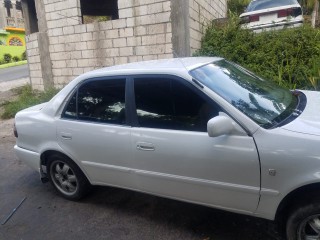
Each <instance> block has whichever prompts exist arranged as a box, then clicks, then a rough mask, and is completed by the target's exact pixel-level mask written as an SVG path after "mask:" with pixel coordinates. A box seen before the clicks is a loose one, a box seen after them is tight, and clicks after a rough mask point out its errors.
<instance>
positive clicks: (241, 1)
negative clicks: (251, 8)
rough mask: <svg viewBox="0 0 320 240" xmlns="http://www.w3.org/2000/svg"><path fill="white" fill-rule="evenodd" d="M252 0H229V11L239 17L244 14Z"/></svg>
mask: <svg viewBox="0 0 320 240" xmlns="http://www.w3.org/2000/svg"><path fill="white" fill-rule="evenodd" d="M250 2H251V0H229V1H228V9H229V11H230V12H231V13H234V14H236V15H237V16H239V15H240V14H241V13H243V12H244V10H245V8H246V7H247V6H248V4H249V3H250Z"/></svg>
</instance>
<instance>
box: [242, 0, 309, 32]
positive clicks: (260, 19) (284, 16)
mask: <svg viewBox="0 0 320 240" xmlns="http://www.w3.org/2000/svg"><path fill="white" fill-rule="evenodd" d="M240 19H241V24H242V26H243V28H248V29H252V30H253V31H255V32H261V31H268V30H271V29H274V30H275V29H283V28H292V27H300V26H302V24H303V16H302V9H301V6H300V4H299V3H298V1H297V0H253V1H251V2H250V4H249V5H248V7H247V9H246V12H245V13H243V14H241V15H240Z"/></svg>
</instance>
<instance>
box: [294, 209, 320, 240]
mask: <svg viewBox="0 0 320 240" xmlns="http://www.w3.org/2000/svg"><path fill="white" fill-rule="evenodd" d="M298 239H299V240H320V214H317V215H313V216H311V217H308V218H306V219H305V220H304V221H303V222H302V223H301V224H300V226H299V229H298Z"/></svg>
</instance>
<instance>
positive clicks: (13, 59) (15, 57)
mask: <svg viewBox="0 0 320 240" xmlns="http://www.w3.org/2000/svg"><path fill="white" fill-rule="evenodd" d="M12 61H14V62H19V61H20V58H19V57H17V56H14V57H13V58H12Z"/></svg>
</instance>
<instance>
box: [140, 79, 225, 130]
mask: <svg viewBox="0 0 320 240" xmlns="http://www.w3.org/2000/svg"><path fill="white" fill-rule="evenodd" d="M135 97H136V107H137V116H138V122H139V125H140V126H141V127H148V128H162V129H174V130H187V131H203V132H206V131H207V122H208V120H209V119H210V118H212V117H214V116H216V115H218V113H219V111H220V109H219V108H218V107H217V106H215V104H214V103H209V102H207V101H205V100H204V99H203V98H202V97H200V96H199V95H198V94H197V93H195V92H194V91H192V90H191V89H190V88H189V87H187V86H185V85H184V84H182V83H181V82H179V81H178V80H174V79H166V78H139V79H135Z"/></svg>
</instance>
